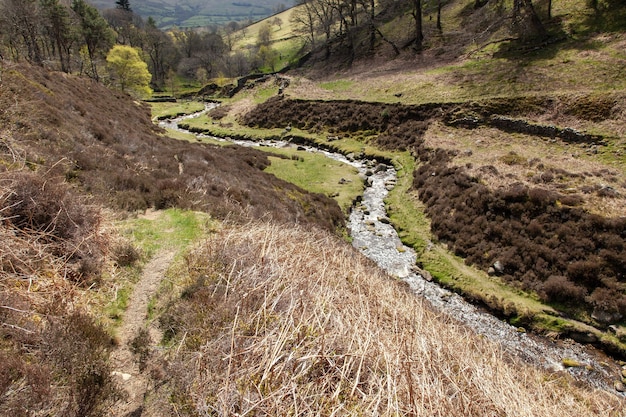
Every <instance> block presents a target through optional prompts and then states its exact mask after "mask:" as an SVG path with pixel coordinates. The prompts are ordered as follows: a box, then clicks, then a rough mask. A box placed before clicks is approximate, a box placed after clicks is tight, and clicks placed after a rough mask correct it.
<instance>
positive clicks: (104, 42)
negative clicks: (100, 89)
mask: <svg viewBox="0 0 626 417" xmlns="http://www.w3.org/2000/svg"><path fill="white" fill-rule="evenodd" d="M72 10H74V12H75V13H76V16H77V17H78V21H79V25H80V35H81V38H82V41H83V45H84V47H85V48H86V49H87V58H88V60H89V63H88V64H89V70H88V71H87V74H88V75H89V76H90V77H92V78H94V79H95V80H96V81H98V80H99V79H100V77H99V75H98V66H97V62H96V60H97V58H98V56H99V54H100V53H102V54H104V51H107V50H108V49H109V48H110V46H111V45H112V44H113V42H114V37H115V35H114V33H113V31H112V29H111V28H110V27H109V25H108V24H107V22H106V20H104V18H103V17H102V16H101V15H100V13H99V12H98V9H96V8H95V7H93V6H90V5H89V4H87V3H86V2H85V0H74V1H73V2H72Z"/></svg>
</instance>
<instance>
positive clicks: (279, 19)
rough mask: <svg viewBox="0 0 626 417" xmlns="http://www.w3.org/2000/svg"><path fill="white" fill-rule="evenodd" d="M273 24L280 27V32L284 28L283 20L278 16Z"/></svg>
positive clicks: (273, 20)
mask: <svg viewBox="0 0 626 417" xmlns="http://www.w3.org/2000/svg"><path fill="white" fill-rule="evenodd" d="M272 24H273V25H276V26H278V30H280V29H282V27H283V20H282V19H281V18H280V17H278V16H277V17H275V18H273V19H272Z"/></svg>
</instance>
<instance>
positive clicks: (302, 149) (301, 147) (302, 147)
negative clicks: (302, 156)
mask: <svg viewBox="0 0 626 417" xmlns="http://www.w3.org/2000/svg"><path fill="white" fill-rule="evenodd" d="M296 150H298V151H306V148H305V147H304V146H298V147H297V148H296Z"/></svg>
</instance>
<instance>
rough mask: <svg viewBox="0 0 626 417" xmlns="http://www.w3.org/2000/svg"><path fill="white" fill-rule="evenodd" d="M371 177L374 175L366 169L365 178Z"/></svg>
mask: <svg viewBox="0 0 626 417" xmlns="http://www.w3.org/2000/svg"><path fill="white" fill-rule="evenodd" d="M372 175H374V173H373V172H372V170H370V169H368V170H367V171H365V176H366V177H371V176H372Z"/></svg>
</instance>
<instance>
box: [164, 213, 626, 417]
mask: <svg viewBox="0 0 626 417" xmlns="http://www.w3.org/2000/svg"><path fill="white" fill-rule="evenodd" d="M187 261H188V270H189V273H190V276H191V277H192V281H193V282H192V284H191V285H189V286H188V287H187V289H186V290H185V291H184V292H183V294H182V297H181V298H180V300H179V301H178V302H177V303H175V305H174V306H173V307H172V308H171V309H170V311H169V312H168V313H167V314H166V315H165V316H164V317H163V319H162V324H163V326H164V327H165V330H166V335H167V336H168V337H169V338H170V342H171V343H172V346H174V348H173V349H172V355H173V357H172V358H171V362H170V370H169V371H170V372H171V375H173V384H172V386H173V390H174V392H173V395H172V396H171V398H172V399H174V402H175V404H174V406H175V408H176V410H177V412H178V413H185V414H188V415H201V416H208V415H212V416H215V415H220V416H227V415H241V416H243V415H294V416H304V415H319V416H321V415H323V416H332V415H380V416H397V415H408V416H581V415H585V416H590V415H602V416H616V415H618V414H619V413H620V412H621V410H622V406H623V403H622V402H621V401H620V400H619V399H617V398H615V397H612V396H611V395H609V394H607V393H602V392H594V391H591V390H587V389H584V388H581V387H576V386H574V385H573V384H572V381H570V380H569V379H568V377H566V376H564V375H559V374H547V373H545V372H543V371H540V370H537V369H534V368H532V367H531V366H529V365H525V364H524V363H520V362H519V361H517V360H515V359H512V358H510V357H507V356H506V355H505V354H504V353H503V352H502V350H501V349H500V348H499V347H498V346H497V345H495V344H493V343H491V342H489V341H486V340H483V339H481V338H480V337H479V336H477V335H476V334H473V333H471V332H470V331H468V330H467V329H465V328H464V327H462V326H461V325H459V324H457V323H456V322H455V321H454V320H452V319H450V318H448V317H444V316H440V315H437V314H436V313H434V312H433V311H431V310H430V309H429V308H428V306H427V305H425V304H424V303H423V302H422V301H420V300H419V299H418V298H416V297H415V296H414V295H413V294H412V293H411V292H410V291H409V290H408V288H407V287H406V286H405V285H403V284H402V283H400V282H398V281H395V280H393V279H391V278H390V277H389V276H386V275H385V274H384V273H383V272H381V270H380V269H378V268H377V267H376V266H375V265H373V264H372V263H371V262H370V261H367V260H365V259H364V258H363V257H362V256H361V255H359V254H357V253H356V252H355V251H354V250H353V249H352V248H350V247H349V246H348V245H346V244H345V243H343V242H341V241H339V240H338V239H336V238H334V237H332V236H330V235H328V234H326V233H322V232H313V233H304V232H303V231H302V230H299V229H298V228H284V227H278V226H273V225H270V224H260V223H259V224H256V223H255V224H249V225H247V226H245V227H237V228H231V229H225V230H224V231H222V232H221V233H220V234H218V235H216V236H215V237H214V238H212V239H210V240H208V241H207V242H206V243H205V244H203V245H202V246H201V247H199V248H197V250H195V251H194V252H193V253H191V254H190V255H189V256H188V258H187Z"/></svg>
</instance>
